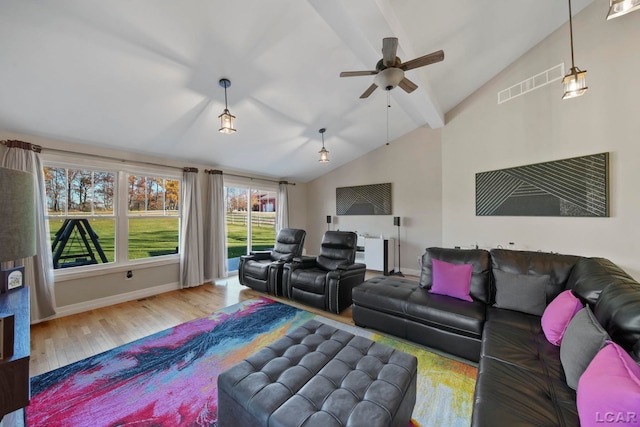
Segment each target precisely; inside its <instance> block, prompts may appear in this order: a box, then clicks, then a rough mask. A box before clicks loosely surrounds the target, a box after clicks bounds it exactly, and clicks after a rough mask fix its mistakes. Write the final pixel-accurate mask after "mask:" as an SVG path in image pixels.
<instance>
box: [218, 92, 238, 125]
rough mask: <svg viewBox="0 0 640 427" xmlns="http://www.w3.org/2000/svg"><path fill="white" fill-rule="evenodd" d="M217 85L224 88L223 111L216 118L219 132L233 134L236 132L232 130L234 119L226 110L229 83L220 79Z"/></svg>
mask: <svg viewBox="0 0 640 427" xmlns="http://www.w3.org/2000/svg"><path fill="white" fill-rule="evenodd" d="M218 83H219V84H220V86H222V87H223V88H224V111H223V112H222V114H220V115H219V116H218V118H219V119H220V129H219V130H220V132H222V133H227V134H229V133H233V132H235V131H236V130H235V129H234V128H233V120H234V119H235V118H236V117H235V116H232V115H231V113H230V112H229V109H228V108H227V88H228V87H229V86H231V82H230V81H229V79H220V81H219V82H218Z"/></svg>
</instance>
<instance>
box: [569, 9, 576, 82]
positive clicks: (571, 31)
mask: <svg viewBox="0 0 640 427" xmlns="http://www.w3.org/2000/svg"><path fill="white" fill-rule="evenodd" d="M569 36H570V37H571V70H573V69H574V68H576V65H575V63H574V61H573V22H572V20H571V0H569Z"/></svg>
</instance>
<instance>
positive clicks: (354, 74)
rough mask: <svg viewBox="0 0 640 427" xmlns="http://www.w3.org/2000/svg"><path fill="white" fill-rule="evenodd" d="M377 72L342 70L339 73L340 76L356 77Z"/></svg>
mask: <svg viewBox="0 0 640 427" xmlns="http://www.w3.org/2000/svg"><path fill="white" fill-rule="evenodd" d="M376 74H378V71H377V70H375V71H343V72H341V73H340V77H358V76H373V75H376Z"/></svg>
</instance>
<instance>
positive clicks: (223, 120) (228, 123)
mask: <svg viewBox="0 0 640 427" xmlns="http://www.w3.org/2000/svg"><path fill="white" fill-rule="evenodd" d="M218 118H219V119H220V129H219V130H220V132H222V133H226V134H229V133H233V132H235V131H236V130H235V129H234V128H233V120H234V119H235V118H236V117H235V116H232V115H231V113H229V110H227V109H226V108H225V109H224V111H223V112H222V114H220V115H219V116H218Z"/></svg>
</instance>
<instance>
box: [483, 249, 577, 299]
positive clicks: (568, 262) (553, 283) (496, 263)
mask: <svg viewBox="0 0 640 427" xmlns="http://www.w3.org/2000/svg"><path fill="white" fill-rule="evenodd" d="M579 259H580V257H578V256H575V255H560V254H551V253H547V252H529V251H513V250H509V249H491V264H492V269H493V271H496V270H500V271H503V272H506V273H511V277H513V276H512V275H514V274H522V275H532V276H549V280H548V282H547V284H546V289H545V295H546V304H549V303H550V302H551V301H553V299H554V298H555V297H557V296H558V295H559V294H560V292H562V291H563V290H565V287H566V284H567V279H568V278H569V274H571V269H572V268H573V266H574V265H575V264H576V263H577V262H578V260H579ZM494 279H496V277H495V275H494ZM496 286H498V287H500V286H499V284H496ZM495 289H496V287H493V289H492V300H491V301H492V302H495Z"/></svg>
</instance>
